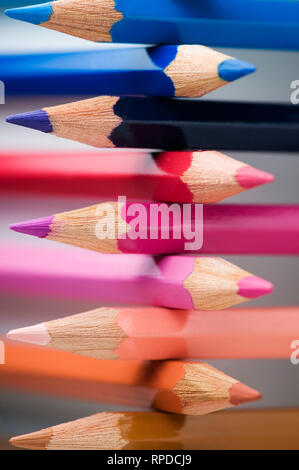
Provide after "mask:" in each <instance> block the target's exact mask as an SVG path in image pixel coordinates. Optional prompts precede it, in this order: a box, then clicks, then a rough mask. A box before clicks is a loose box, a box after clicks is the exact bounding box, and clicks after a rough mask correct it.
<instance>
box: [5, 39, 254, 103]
mask: <svg viewBox="0 0 299 470" xmlns="http://www.w3.org/2000/svg"><path fill="white" fill-rule="evenodd" d="M0 70H1V80H2V81H3V82H4V83H5V92H6V94H22V95H23V94H30V95H31V94H34V95H36V94H49V93H55V94H62V95H69V94H73V95H75V94H83V95H86V94H87V95H127V96H130V95H131V96H132V95H133V96H136V95H145V96H187V97H188V96H191V97H196V96H203V95H205V94H207V93H210V92H211V91H213V90H215V89H216V88H219V87H221V86H223V85H226V84H227V83H229V82H232V81H233V80H236V79H238V78H241V77H242V76H244V75H247V74H249V73H252V72H254V71H255V67H254V65H252V64H248V63H247V62H243V61H240V60H237V59H234V58H232V57H229V56H227V55H224V54H222V53H220V52H217V51H214V50H212V49H210V48H208V47H204V46H196V45H192V46H156V47H148V48H131V47H130V48H121V49H102V50H98V51H78V52H63V53H46V54H16V55H14V54H13V55H8V54H6V55H1V56H0Z"/></svg>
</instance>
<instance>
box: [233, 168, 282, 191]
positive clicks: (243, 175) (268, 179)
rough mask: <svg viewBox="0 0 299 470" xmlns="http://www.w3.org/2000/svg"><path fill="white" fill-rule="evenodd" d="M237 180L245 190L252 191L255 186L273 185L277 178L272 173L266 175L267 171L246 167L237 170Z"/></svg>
mask: <svg viewBox="0 0 299 470" xmlns="http://www.w3.org/2000/svg"><path fill="white" fill-rule="evenodd" d="M236 179H237V181H238V183H239V185H240V186H242V187H243V188H245V189H251V188H254V187H255V186H260V185H262V184H267V183H272V182H273V181H274V180H275V177H274V175H272V174H271V173H266V172H265V171H261V170H258V169H257V168H253V167H252V166H249V165H246V166H242V167H241V168H239V169H238V170H237V173H236Z"/></svg>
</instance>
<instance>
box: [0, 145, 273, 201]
mask: <svg viewBox="0 0 299 470" xmlns="http://www.w3.org/2000/svg"><path fill="white" fill-rule="evenodd" d="M273 179H274V177H273V176H272V175H270V174H269V173H266V172H263V171H260V170H257V169H255V168H253V167H251V166H249V165H247V164H246V163H243V162H240V161H238V160H235V159H232V158H230V157H228V156H226V155H224V154H222V153H220V152H215V151H201V152H164V153H160V154H159V153H156V154H155V153H154V154H150V153H146V152H143V153H141V152H138V153H135V152H133V153H132V152H125V151H123V152H112V153H111V152H109V153H107V152H105V151H99V152H93V153H90V152H81V153H73V152H72V153H49V152H45V153H44V152H43V153H42V154H41V153H38V152H35V153H11V152H9V153H6V152H5V153H2V154H0V191H9V192H11V191H22V192H23V191H26V192H27V191H28V192H33V193H35V192H38V193H46V194H48V193H49V194H57V193H58V194H74V195H86V196H96V197H117V196H118V195H120V194H121V195H124V196H127V197H129V198H132V199H144V198H145V199H155V200H159V201H169V202H196V203H213V202H218V201H220V200H223V199H225V198H227V197H229V196H233V195H234V194H238V193H240V192H242V191H245V190H247V189H251V188H253V187H255V186H258V185H260V184H264V183H269V182H271V181H273Z"/></svg>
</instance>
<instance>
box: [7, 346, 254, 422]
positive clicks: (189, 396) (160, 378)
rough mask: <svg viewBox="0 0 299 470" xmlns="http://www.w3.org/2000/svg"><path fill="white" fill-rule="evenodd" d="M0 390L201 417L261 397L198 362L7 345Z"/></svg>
mask: <svg viewBox="0 0 299 470" xmlns="http://www.w3.org/2000/svg"><path fill="white" fill-rule="evenodd" d="M0 385H1V386H9V387H17V388H21V389H25V390H31V391H32V390H34V391H36V390H38V391H42V392H46V393H55V394H63V395H67V396H72V397H77V398H78V397H80V398H88V399H95V400H97V401H108V402H112V403H121V404H126V405H132V406H135V407H136V406H138V407H145V408H151V407H154V408H156V409H159V410H162V411H169V412H174V413H181V414H200V415H202V414H206V413H210V412H213V411H216V410H219V409H223V408H230V407H232V406H234V405H239V404H242V403H246V402H248V401H253V400H257V399H259V398H260V397H261V395H260V393H259V392H257V391H256V390H253V389H252V388H249V387H247V386H246V385H244V384H241V383H240V382H238V381H237V380H235V379H233V378H231V377H229V376H227V375H226V374H224V373H222V372H220V371H218V370H217V369H215V368H213V367H211V366H209V365H208V364H205V363H201V362H187V361H185V362H184V361H165V362H157V361H156V362H133V361H102V362H100V363H99V361H98V360H97V359H93V358H88V357H83V356H79V355H78V356H77V355H73V354H70V353H66V352H60V351H53V350H43V349H38V348H36V347H32V348H27V347H21V346H14V345H10V344H7V348H6V365H5V367H1V368H0Z"/></svg>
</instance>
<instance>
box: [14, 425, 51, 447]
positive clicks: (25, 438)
mask: <svg viewBox="0 0 299 470" xmlns="http://www.w3.org/2000/svg"><path fill="white" fill-rule="evenodd" d="M51 437H52V431H51V428H47V429H42V430H41V431H36V432H32V433H30V434H22V435H21V436H16V437H12V438H11V439H10V440H9V443H10V444H11V445H13V446H15V447H22V448H23V449H32V450H43V449H45V448H46V447H47V445H48V443H49V441H50V439H51Z"/></svg>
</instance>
